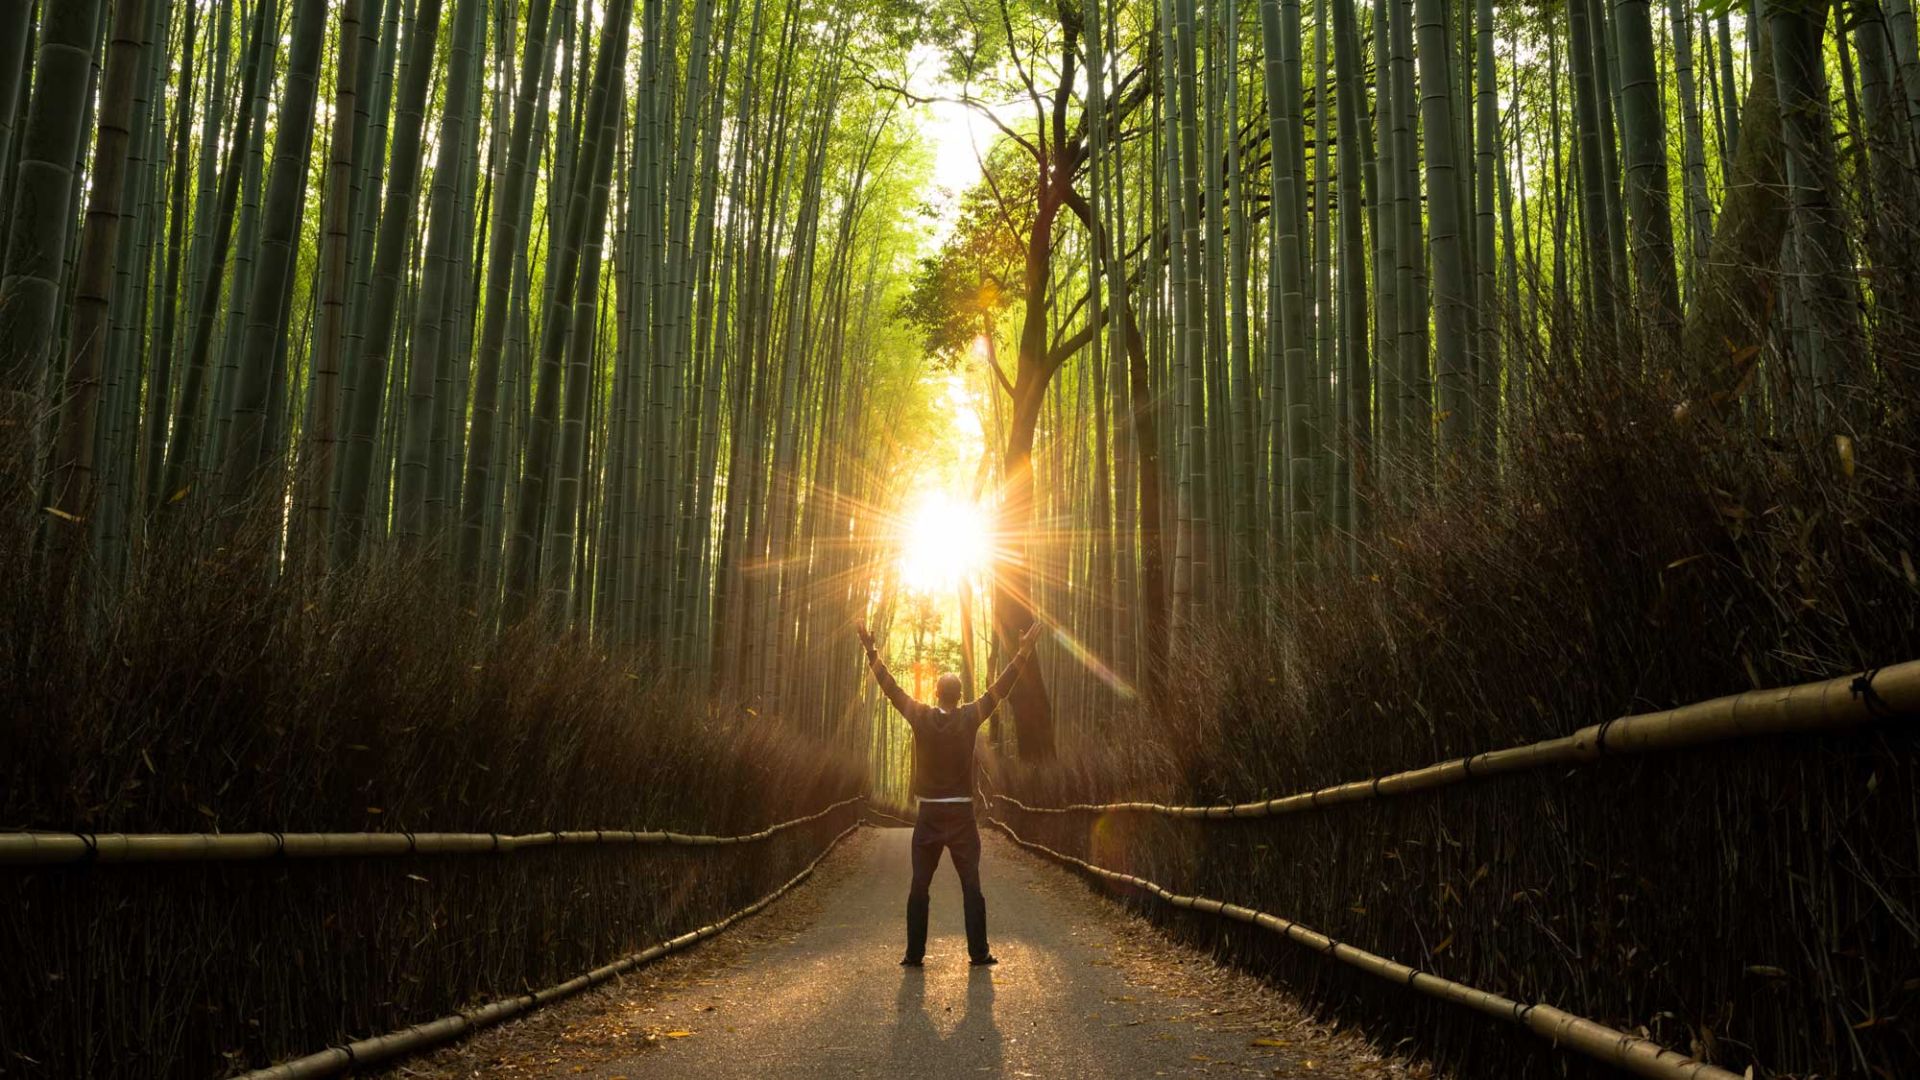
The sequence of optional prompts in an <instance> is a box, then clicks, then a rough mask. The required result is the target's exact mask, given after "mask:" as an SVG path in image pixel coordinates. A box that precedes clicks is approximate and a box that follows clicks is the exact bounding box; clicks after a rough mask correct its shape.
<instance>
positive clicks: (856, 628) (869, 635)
mask: <svg viewBox="0 0 1920 1080" xmlns="http://www.w3.org/2000/svg"><path fill="white" fill-rule="evenodd" d="M853 632H854V633H856V634H858V635H860V645H861V647H862V648H864V649H866V650H867V651H868V652H872V651H873V632H872V631H871V630H868V629H867V620H865V619H861V620H860V621H859V622H857V623H855V624H854V625H853Z"/></svg>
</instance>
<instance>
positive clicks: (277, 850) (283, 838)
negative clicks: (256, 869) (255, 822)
mask: <svg viewBox="0 0 1920 1080" xmlns="http://www.w3.org/2000/svg"><path fill="white" fill-rule="evenodd" d="M267 835H268V836H271V837H273V857H274V858H276V859H284V858H286V857H287V834H286V833H278V832H276V833H268V834H267Z"/></svg>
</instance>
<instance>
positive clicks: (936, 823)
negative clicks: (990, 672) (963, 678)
mask: <svg viewBox="0 0 1920 1080" xmlns="http://www.w3.org/2000/svg"><path fill="white" fill-rule="evenodd" d="M858 632H859V634H860V644H861V645H862V646H863V647H864V648H865V649H866V650H867V665H868V666H869V667H871V668H873V677H874V680H875V681H877V682H878V683H879V684H880V689H881V691H882V692H884V693H885V694H886V695H887V700H888V701H891V702H892V703H893V707H894V708H896V709H898V710H900V715H902V716H904V717H906V718H907V724H908V725H909V726H911V727H912V728H913V796H914V799H915V801H917V802H918V803H919V804H920V813H919V820H918V821H916V822H915V823H914V826H913V887H912V889H911V890H909V892H908V893H907V955H906V956H905V957H904V958H903V959H901V961H900V963H901V964H903V965H905V966H907V967H919V966H920V962H921V960H922V958H923V957H925V956H926V952H927V906H928V898H927V886H929V885H930V884H932V883H933V871H934V870H935V868H937V867H938V866H939V865H940V851H941V849H942V848H945V849H946V850H948V851H951V852H953V868H954V870H955V871H957V872H958V873H959V874H960V893H961V897H962V905H963V910H964V911H965V913H966V920H967V955H968V957H969V958H970V959H971V961H972V963H973V965H974V966H975V967H983V966H985V965H987V964H997V963H999V961H998V960H995V959H994V958H993V954H992V953H990V952H988V951H987V898H986V897H985V896H982V895H981V893H980V829H979V827H978V826H977V825H976V824H975V823H974V820H973V743H974V736H975V734H976V733H978V732H979V730H980V725H981V723H982V722H984V721H985V720H986V719H987V717H989V716H991V715H993V708H994V706H995V705H998V704H999V703H1000V702H1001V700H1002V699H1003V698H1005V697H1006V696H1007V691H1009V690H1011V689H1013V684H1014V683H1015V682H1018V681H1019V679H1020V664H1021V661H1023V660H1025V659H1026V657H1027V654H1028V653H1030V652H1032V651H1033V645H1034V642H1036V641H1038V640H1040V623H1039V622H1038V621H1036V622H1035V623H1034V624H1033V625H1032V626H1030V627H1028V628H1027V632H1026V635H1025V636H1023V637H1022V638H1021V639H1020V647H1019V648H1018V649H1017V650H1015V652H1014V654H1013V660H1012V661H1011V662H1010V663H1008V664H1007V670H1005V671H1003V672H1001V673H1000V677H999V678H998V679H995V680H994V682H993V685H992V686H989V687H987V691H986V693H984V694H982V695H980V697H978V698H977V699H975V700H973V701H969V702H967V703H966V704H964V705H962V704H961V703H960V676H958V675H955V674H953V673H952V672H947V673H945V674H943V675H941V676H940V681H939V683H938V684H937V686H936V693H937V694H938V696H939V704H937V705H925V704H922V703H920V702H918V701H915V700H914V699H913V697H912V695H910V694H908V693H907V692H906V691H905V690H902V689H900V684H899V683H897V682H895V681H894V680H893V676H892V675H890V674H888V673H887V665H885V664H883V663H881V662H880V654H879V652H878V651H877V650H875V649H874V647H873V634H871V633H870V632H868V630H867V624H866V623H865V622H862V623H861V624H860V626H859V630H858Z"/></svg>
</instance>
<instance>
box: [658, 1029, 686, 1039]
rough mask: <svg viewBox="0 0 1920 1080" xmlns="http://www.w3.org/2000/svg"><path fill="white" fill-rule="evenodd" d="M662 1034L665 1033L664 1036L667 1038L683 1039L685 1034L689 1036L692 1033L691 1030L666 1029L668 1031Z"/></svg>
mask: <svg viewBox="0 0 1920 1080" xmlns="http://www.w3.org/2000/svg"><path fill="white" fill-rule="evenodd" d="M663 1034H665V1035H666V1037H667V1038H669V1039H684V1038H686V1037H687V1036H689V1035H691V1034H693V1032H691V1031H668V1032H663Z"/></svg>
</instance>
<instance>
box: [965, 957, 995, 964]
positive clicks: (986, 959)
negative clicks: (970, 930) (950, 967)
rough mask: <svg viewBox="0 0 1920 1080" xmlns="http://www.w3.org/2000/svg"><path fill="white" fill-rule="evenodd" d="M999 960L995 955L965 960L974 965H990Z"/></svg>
mask: <svg viewBox="0 0 1920 1080" xmlns="http://www.w3.org/2000/svg"><path fill="white" fill-rule="evenodd" d="M999 962H1000V958H999V957H997V956H983V957H980V958H979V959H978V960H969V961H967V963H969V964H971V965H973V966H974V967H992V966H993V965H995V964H997V963H999Z"/></svg>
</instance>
